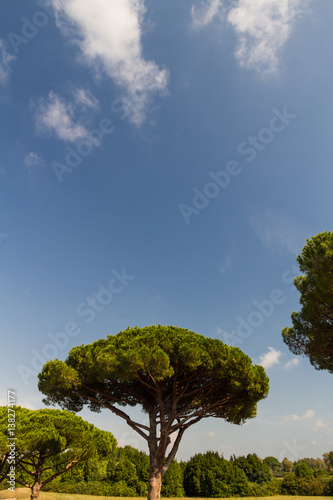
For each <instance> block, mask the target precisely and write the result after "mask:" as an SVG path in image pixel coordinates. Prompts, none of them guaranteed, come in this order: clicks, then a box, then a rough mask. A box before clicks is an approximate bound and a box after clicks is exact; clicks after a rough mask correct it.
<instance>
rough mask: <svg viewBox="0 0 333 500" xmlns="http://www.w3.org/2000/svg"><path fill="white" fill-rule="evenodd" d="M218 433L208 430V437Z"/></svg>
mask: <svg viewBox="0 0 333 500" xmlns="http://www.w3.org/2000/svg"><path fill="white" fill-rule="evenodd" d="M216 436H217V434H215V432H208V437H216Z"/></svg>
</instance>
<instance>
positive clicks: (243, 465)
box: [231, 453, 273, 484]
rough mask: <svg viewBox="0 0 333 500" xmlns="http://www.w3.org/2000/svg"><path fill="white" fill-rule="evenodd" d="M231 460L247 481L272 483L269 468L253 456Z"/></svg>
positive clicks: (253, 454)
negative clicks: (243, 473) (242, 472)
mask: <svg viewBox="0 0 333 500" xmlns="http://www.w3.org/2000/svg"><path fill="white" fill-rule="evenodd" d="M231 460H232V461H233V462H234V464H235V465H237V466H238V467H239V468H240V469H242V470H243V471H244V472H245V474H246V477H247V479H248V481H250V482H251V483H257V484H263V483H268V482H270V481H272V479H273V475H272V473H271V471H270V468H269V467H268V465H267V464H265V463H264V462H263V461H262V460H260V459H259V457H258V456H257V455H256V454H255V453H252V454H249V455H247V456H246V457H238V458H236V457H232V458H231Z"/></svg>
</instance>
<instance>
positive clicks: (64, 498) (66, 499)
mask: <svg viewBox="0 0 333 500" xmlns="http://www.w3.org/2000/svg"><path fill="white" fill-rule="evenodd" d="M14 498H15V499H16V498H17V499H18V500H21V499H22V500H27V499H29V498H30V490H29V489H28V488H17V490H16V491H15V493H13V492H11V491H8V490H2V491H0V500H14ZM120 498H121V499H122V500H136V499H137V500H145V499H144V498H140V497H135V498H133V497H102V496H96V497H95V496H92V495H67V494H66V493H51V492H50V493H43V492H42V493H41V494H40V495H39V500H74V499H75V500H120ZM260 498H261V500H310V499H311V500H330V499H333V497H301V496H287V495H283V496H281V495H277V496H275V497H260ZM169 500H175V499H172V498H170V499H169ZM184 500H205V499H202V498H193V499H191V498H189V497H186V499H184ZM215 500H216V499H215ZM224 500H226V499H224ZM230 500H235V498H232V499H230ZM242 500H258V497H242Z"/></svg>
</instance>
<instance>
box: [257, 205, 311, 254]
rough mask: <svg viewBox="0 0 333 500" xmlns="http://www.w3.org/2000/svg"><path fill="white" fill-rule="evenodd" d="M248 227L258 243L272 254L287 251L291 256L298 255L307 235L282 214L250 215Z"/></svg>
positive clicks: (269, 211)
mask: <svg viewBox="0 0 333 500" xmlns="http://www.w3.org/2000/svg"><path fill="white" fill-rule="evenodd" d="M250 226H251V227H252V229H253V231H254V233H255V234H256V236H257V237H258V238H259V239H260V241H261V242H262V243H263V244H264V245H266V246H267V247H268V248H269V249H270V250H271V251H272V252H281V251H287V252H289V253H291V254H292V255H297V254H299V253H300V250H301V249H302V246H303V245H304V243H305V239H306V237H307V235H308V234H309V231H308V230H307V229H306V228H303V227H301V226H300V225H299V224H298V223H296V222H295V221H294V220H293V219H291V218H290V217H289V216H288V215H286V214H284V213H276V212H273V211H271V210H267V211H266V212H264V213H262V214H258V213H255V212H254V213H252V215H251V216H250Z"/></svg>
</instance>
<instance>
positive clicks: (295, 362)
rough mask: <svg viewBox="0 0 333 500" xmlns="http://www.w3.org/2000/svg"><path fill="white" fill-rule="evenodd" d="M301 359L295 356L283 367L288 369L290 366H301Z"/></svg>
mask: <svg viewBox="0 0 333 500" xmlns="http://www.w3.org/2000/svg"><path fill="white" fill-rule="evenodd" d="M299 364H300V361H299V359H298V358H293V359H291V360H290V361H288V362H287V363H286V364H285V365H284V366H283V368H284V369H286V370H289V368H293V367H294V366H299Z"/></svg>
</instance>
